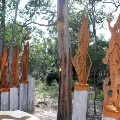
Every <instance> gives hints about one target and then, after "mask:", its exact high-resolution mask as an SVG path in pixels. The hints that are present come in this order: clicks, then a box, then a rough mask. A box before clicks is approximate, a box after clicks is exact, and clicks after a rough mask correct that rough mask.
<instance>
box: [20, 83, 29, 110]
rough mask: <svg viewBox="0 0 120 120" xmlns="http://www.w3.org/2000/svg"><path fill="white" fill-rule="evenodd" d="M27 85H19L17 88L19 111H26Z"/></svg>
mask: <svg viewBox="0 0 120 120" xmlns="http://www.w3.org/2000/svg"><path fill="white" fill-rule="evenodd" d="M27 86H28V85H27V84H20V86H19V110H21V111H25V112H26V111H27V108H28V107H27V100H28V94H27Z"/></svg>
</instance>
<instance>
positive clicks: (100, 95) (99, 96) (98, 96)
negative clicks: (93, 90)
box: [96, 93, 104, 100]
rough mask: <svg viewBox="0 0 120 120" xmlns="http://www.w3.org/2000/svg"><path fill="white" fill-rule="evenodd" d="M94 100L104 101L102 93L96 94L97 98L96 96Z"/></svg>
mask: <svg viewBox="0 0 120 120" xmlns="http://www.w3.org/2000/svg"><path fill="white" fill-rule="evenodd" d="M96 99H99V100H103V99H104V96H103V94H102V93H98V94H97V96H96Z"/></svg>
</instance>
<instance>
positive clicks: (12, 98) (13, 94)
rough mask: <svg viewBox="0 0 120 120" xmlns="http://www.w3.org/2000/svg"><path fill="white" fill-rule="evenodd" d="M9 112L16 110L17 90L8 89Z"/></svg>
mask: <svg viewBox="0 0 120 120" xmlns="http://www.w3.org/2000/svg"><path fill="white" fill-rule="evenodd" d="M10 110H12V111H13V110H18V88H15V87H14V88H10Z"/></svg>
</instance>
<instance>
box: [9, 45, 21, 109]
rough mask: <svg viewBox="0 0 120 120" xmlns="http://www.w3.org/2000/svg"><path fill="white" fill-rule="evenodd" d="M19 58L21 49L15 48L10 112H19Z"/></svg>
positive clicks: (11, 73)
mask: <svg viewBox="0 0 120 120" xmlns="http://www.w3.org/2000/svg"><path fill="white" fill-rule="evenodd" d="M18 57H19V47H18V46H15V49H14V54H13V57H12V68H11V72H10V75H11V77H12V83H11V85H10V110H18Z"/></svg>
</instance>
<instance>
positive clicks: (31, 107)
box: [28, 76, 35, 112]
mask: <svg viewBox="0 0 120 120" xmlns="http://www.w3.org/2000/svg"><path fill="white" fill-rule="evenodd" d="M34 93H35V79H34V78H32V77H30V76H29V77H28V111H30V112H32V111H33V110H34Z"/></svg>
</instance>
